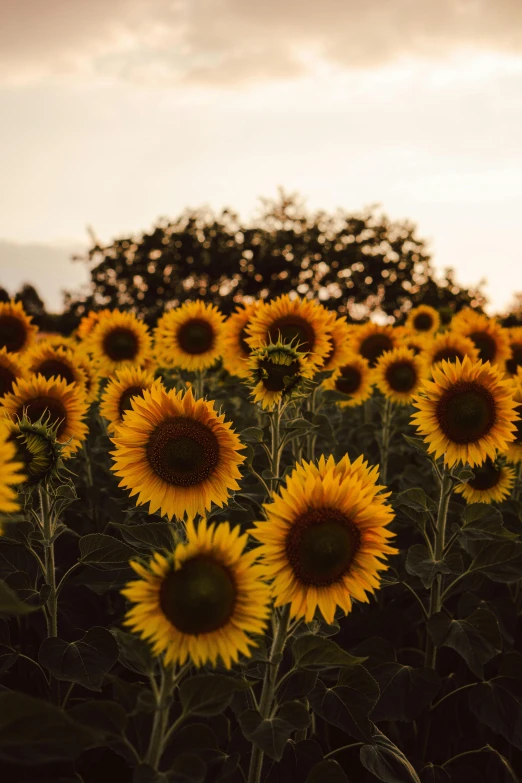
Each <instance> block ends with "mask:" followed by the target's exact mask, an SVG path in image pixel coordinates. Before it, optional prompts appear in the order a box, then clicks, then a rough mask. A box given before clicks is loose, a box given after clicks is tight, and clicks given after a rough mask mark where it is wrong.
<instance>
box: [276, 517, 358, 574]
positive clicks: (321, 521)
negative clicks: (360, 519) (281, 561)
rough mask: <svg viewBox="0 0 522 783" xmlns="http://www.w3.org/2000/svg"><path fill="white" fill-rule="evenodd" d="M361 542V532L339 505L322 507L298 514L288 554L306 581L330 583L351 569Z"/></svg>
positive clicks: (295, 571) (287, 545)
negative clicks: (337, 507) (333, 507)
mask: <svg viewBox="0 0 522 783" xmlns="http://www.w3.org/2000/svg"><path fill="white" fill-rule="evenodd" d="M359 546H360V533H359V530H358V529H357V527H356V526H355V525H354V524H353V522H351V521H350V520H349V519H348V517H347V516H345V515H344V514H343V513H342V512H341V511H338V510H337V509H330V508H319V509H311V510H310V511H308V512H306V513H305V514H302V515H301V516H300V517H298V518H297V519H296V521H295V523H294V525H293V526H292V528H291V530H290V532H289V534H288V537H287V540H286V555H287V558H288V562H289V563H290V565H291V567H292V570H293V571H294V574H295V576H296V578H297V579H298V580H299V581H300V582H302V583H303V584H308V585H315V586H317V587H320V586H326V585H330V584H333V583H334V582H337V581H339V579H341V578H342V577H343V576H344V575H345V574H346V573H347V572H348V571H349V570H350V566H351V563H352V560H353V558H354V556H355V554H356V553H357V551H358V549H359Z"/></svg>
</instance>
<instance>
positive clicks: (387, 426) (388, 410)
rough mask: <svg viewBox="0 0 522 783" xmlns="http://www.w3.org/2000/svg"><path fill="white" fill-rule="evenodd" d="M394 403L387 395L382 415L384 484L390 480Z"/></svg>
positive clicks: (382, 472) (381, 473)
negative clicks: (389, 459)
mask: <svg viewBox="0 0 522 783" xmlns="http://www.w3.org/2000/svg"><path fill="white" fill-rule="evenodd" d="M392 405H393V403H391V402H390V400H389V399H388V398H387V397H386V399H385V400H384V402H383V408H382V416H381V438H380V447H381V464H380V471H379V476H380V480H381V482H382V483H383V484H386V482H387V481H388V454H389V451H390V437H391V420H392V413H393V408H392Z"/></svg>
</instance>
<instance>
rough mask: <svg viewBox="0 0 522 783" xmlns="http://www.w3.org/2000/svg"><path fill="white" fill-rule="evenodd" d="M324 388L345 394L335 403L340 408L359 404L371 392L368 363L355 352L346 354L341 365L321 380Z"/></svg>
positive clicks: (370, 375) (369, 395)
mask: <svg viewBox="0 0 522 783" xmlns="http://www.w3.org/2000/svg"><path fill="white" fill-rule="evenodd" d="M322 385H323V388H324V389H332V390H334V391H338V392H341V394H346V400H340V401H339V402H338V403H337V404H338V405H339V406H340V407H341V408H353V407H356V406H357V405H361V403H363V402H364V401H365V400H367V399H368V397H371V394H372V374H371V370H370V365H369V364H368V362H367V361H366V359H363V357H362V356H358V355H357V354H355V353H353V354H348V355H347V356H346V357H345V362H344V364H343V366H342V367H339V368H338V369H337V370H335V372H334V373H333V375H331V376H330V377H329V378H327V379H326V380H325V381H323V384H322Z"/></svg>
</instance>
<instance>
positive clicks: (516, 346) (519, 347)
mask: <svg viewBox="0 0 522 783" xmlns="http://www.w3.org/2000/svg"><path fill="white" fill-rule="evenodd" d="M511 350H512V352H513V355H512V357H511V359H508V360H507V362H506V369H507V371H508V373H509V374H510V375H516V374H517V370H518V368H519V367H522V343H511Z"/></svg>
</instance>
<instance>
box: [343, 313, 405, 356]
mask: <svg viewBox="0 0 522 783" xmlns="http://www.w3.org/2000/svg"><path fill="white" fill-rule="evenodd" d="M398 346H399V339H398V337H397V335H396V334H395V331H394V329H393V327H392V326H386V325H381V324H375V323H373V321H368V323H366V324H363V325H362V326H359V327H358V328H357V329H355V330H354V331H353V332H352V337H351V347H352V351H354V352H355V353H358V354H359V355H360V356H362V357H363V358H364V359H366V361H367V362H368V363H369V365H370V367H375V365H376V364H377V360H378V359H379V357H380V356H382V354H383V353H385V352H386V351H393V349H394V348H397V347H398Z"/></svg>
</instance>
